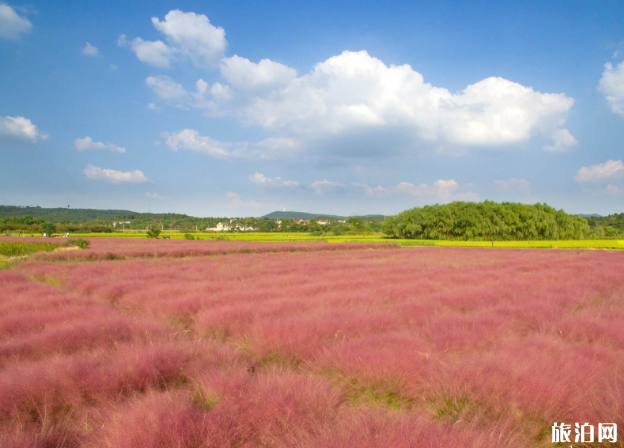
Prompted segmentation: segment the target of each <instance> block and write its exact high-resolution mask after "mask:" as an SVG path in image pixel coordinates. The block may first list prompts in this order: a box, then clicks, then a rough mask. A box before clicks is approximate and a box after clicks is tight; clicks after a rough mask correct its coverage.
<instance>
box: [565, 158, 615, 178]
mask: <svg viewBox="0 0 624 448" xmlns="http://www.w3.org/2000/svg"><path fill="white" fill-rule="evenodd" d="M622 174H624V164H623V163H622V161H621V160H607V161H606V162H604V163H599V164H597V165H590V166H584V167H581V168H580V169H579V170H578V172H577V173H576V176H575V177H574V179H576V181H577V182H578V183H596V182H600V181H604V180H608V179H611V178H613V177H615V176H620V175H622Z"/></svg>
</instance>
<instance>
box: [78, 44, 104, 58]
mask: <svg viewBox="0 0 624 448" xmlns="http://www.w3.org/2000/svg"><path fill="white" fill-rule="evenodd" d="M80 53H82V54H83V55H84V56H97V55H98V54H100V50H98V48H97V47H94V46H93V45H91V44H90V43H89V42H87V43H85V46H84V47H82V48H81V49H80Z"/></svg>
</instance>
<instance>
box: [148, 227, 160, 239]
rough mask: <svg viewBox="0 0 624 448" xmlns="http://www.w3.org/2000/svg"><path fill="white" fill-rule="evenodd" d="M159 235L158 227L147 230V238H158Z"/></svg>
mask: <svg viewBox="0 0 624 448" xmlns="http://www.w3.org/2000/svg"><path fill="white" fill-rule="evenodd" d="M159 236H160V229H152V230H148V231H147V237H148V238H158V237H159Z"/></svg>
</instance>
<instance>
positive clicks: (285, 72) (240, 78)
mask: <svg viewBox="0 0 624 448" xmlns="http://www.w3.org/2000/svg"><path fill="white" fill-rule="evenodd" d="M220 70H221V75H222V76H223V77H224V78H225V79H226V80H227V81H228V82H229V83H230V84H231V85H232V86H233V87H235V88H237V89H243V90H246V89H258V88H270V87H273V88H275V87H283V86H286V85H288V84H289V83H290V82H291V81H292V80H293V79H295V78H296V77H297V71H296V70H295V69H293V68H290V67H288V66H286V65H283V64H280V63H279V62H273V61H271V60H270V59H262V60H261V61H260V62H259V63H257V64H256V63H254V62H251V61H250V60H249V59H246V58H242V57H240V56H237V55H234V56H232V57H229V58H224V59H222V60H221V64H220Z"/></svg>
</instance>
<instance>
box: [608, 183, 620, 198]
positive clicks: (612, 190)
mask: <svg viewBox="0 0 624 448" xmlns="http://www.w3.org/2000/svg"><path fill="white" fill-rule="evenodd" d="M606 190H607V193H610V194H612V195H614V196H619V195H621V194H622V189H621V188H620V187H618V186H617V185H607V187H606Z"/></svg>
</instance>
